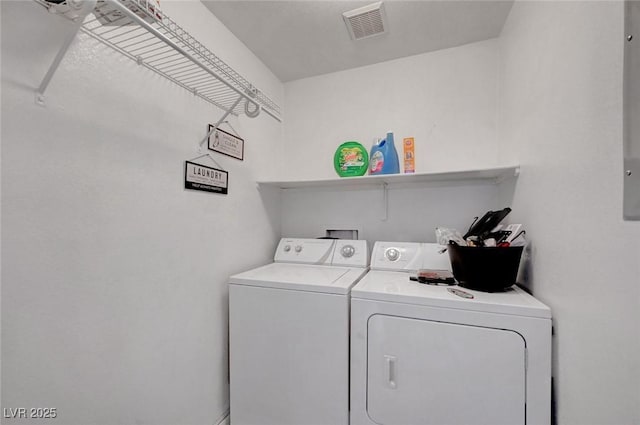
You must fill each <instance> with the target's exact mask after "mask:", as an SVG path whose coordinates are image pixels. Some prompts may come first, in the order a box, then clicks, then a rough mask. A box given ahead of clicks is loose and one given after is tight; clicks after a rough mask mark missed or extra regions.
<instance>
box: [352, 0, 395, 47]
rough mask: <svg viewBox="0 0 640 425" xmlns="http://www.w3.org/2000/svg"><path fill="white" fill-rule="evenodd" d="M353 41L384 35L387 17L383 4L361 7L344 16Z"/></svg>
mask: <svg viewBox="0 0 640 425" xmlns="http://www.w3.org/2000/svg"><path fill="white" fill-rule="evenodd" d="M342 17H343V18H344V22H345V24H347V30H349V35H350V36H351V39H352V40H360V39H362V38H367V37H372V36H374V35H379V34H384V33H385V32H386V31H387V29H386V24H387V17H386V15H385V12H384V5H383V4H382V2H377V3H373V4H370V5H368V6H364V7H359V8H357V9H353V10H350V11H348V12H344V13H343V14H342Z"/></svg>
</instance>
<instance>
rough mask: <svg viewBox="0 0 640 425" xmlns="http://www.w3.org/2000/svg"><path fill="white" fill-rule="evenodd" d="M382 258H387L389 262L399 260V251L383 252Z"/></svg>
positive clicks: (392, 249)
mask: <svg viewBox="0 0 640 425" xmlns="http://www.w3.org/2000/svg"><path fill="white" fill-rule="evenodd" d="M384 256H385V257H387V260H389V261H396V260H397V259H398V258H400V251H398V249H397V248H389V249H387V250H386V251H385V252H384Z"/></svg>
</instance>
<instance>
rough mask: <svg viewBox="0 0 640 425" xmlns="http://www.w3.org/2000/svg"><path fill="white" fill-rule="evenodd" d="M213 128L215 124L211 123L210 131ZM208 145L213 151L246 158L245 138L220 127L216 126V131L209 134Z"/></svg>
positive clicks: (241, 159) (237, 157)
mask: <svg viewBox="0 0 640 425" xmlns="http://www.w3.org/2000/svg"><path fill="white" fill-rule="evenodd" d="M212 128H213V126H212V125H211V124H209V131H211V129H212ZM207 147H208V148H209V150H211V151H214V152H218V153H221V154H223V155H227V156H230V157H232V158H236V159H239V160H240V161H243V160H244V139H241V138H240V137H238V136H236V135H234V134H231V133H227V132H226V131H224V130H220V129H219V128H216V131H214V132H213V133H212V134H211V135H210V136H209V143H208V145H207Z"/></svg>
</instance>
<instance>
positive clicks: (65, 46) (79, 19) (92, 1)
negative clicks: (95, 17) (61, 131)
mask: <svg viewBox="0 0 640 425" xmlns="http://www.w3.org/2000/svg"><path fill="white" fill-rule="evenodd" d="M96 2H97V0H84V1H83V2H82V5H81V6H80V9H79V11H78V15H77V16H76V17H75V18H73V31H71V32H69V34H67V37H66V38H65V39H64V42H63V43H62V47H61V48H60V50H59V51H58V54H57V55H56V57H55V58H54V59H53V62H52V63H51V66H50V67H49V70H48V71H47V73H46V74H45V76H44V79H43V80H42V83H40V87H38V90H37V91H36V103H37V104H38V105H40V106H44V92H45V90H47V86H48V85H49V83H50V82H51V79H52V78H53V74H55V72H56V71H57V70H58V67H59V66H60V62H62V59H63V58H64V56H65V55H66V54H67V50H69V47H70V46H71V43H72V42H73V40H74V39H75V38H76V35H78V31H80V28H81V27H82V23H83V22H84V19H85V18H86V17H87V15H89V13H91V11H92V10H93V8H94V7H95V5H96ZM77 4H78V1H70V5H72V6H74V5H77ZM51 7H55V5H52V6H51Z"/></svg>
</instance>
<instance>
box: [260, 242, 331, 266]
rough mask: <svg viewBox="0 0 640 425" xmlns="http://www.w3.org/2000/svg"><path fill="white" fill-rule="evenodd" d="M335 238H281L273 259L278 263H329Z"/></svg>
mask: <svg viewBox="0 0 640 425" xmlns="http://www.w3.org/2000/svg"><path fill="white" fill-rule="evenodd" d="M334 247H335V240H332V239H303V238H282V239H280V243H279V244H278V247H277V248H276V253H275V255H274V257H273V260H274V261H275V262H278V263H304V264H331V258H332V256H333V250H334Z"/></svg>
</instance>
